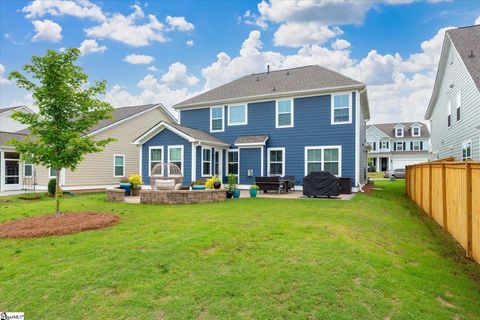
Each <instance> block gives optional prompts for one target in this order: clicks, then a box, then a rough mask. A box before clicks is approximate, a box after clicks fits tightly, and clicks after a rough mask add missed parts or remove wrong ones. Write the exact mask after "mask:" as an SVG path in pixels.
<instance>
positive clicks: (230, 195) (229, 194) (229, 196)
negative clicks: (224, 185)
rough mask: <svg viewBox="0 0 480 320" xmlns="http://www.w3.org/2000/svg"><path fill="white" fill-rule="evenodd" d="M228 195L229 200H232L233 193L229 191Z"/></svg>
mask: <svg viewBox="0 0 480 320" xmlns="http://www.w3.org/2000/svg"><path fill="white" fill-rule="evenodd" d="M226 195H227V199H231V198H232V197H233V192H232V191H227V192H226Z"/></svg>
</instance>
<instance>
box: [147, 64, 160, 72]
mask: <svg viewBox="0 0 480 320" xmlns="http://www.w3.org/2000/svg"><path fill="white" fill-rule="evenodd" d="M147 70H148V71H151V72H157V71H158V69H157V67H155V66H153V65H152V66H149V67H148V68H147Z"/></svg>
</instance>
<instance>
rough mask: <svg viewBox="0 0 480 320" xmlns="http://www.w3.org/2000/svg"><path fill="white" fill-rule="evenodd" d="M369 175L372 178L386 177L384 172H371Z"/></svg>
mask: <svg viewBox="0 0 480 320" xmlns="http://www.w3.org/2000/svg"><path fill="white" fill-rule="evenodd" d="M368 177H369V178H371V179H384V177H383V172H369V173H368Z"/></svg>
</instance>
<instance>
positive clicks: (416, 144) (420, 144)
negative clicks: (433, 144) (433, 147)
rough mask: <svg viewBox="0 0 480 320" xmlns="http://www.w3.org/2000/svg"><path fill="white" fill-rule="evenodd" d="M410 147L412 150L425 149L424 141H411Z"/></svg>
mask: <svg viewBox="0 0 480 320" xmlns="http://www.w3.org/2000/svg"><path fill="white" fill-rule="evenodd" d="M410 149H411V150H412V151H421V150H422V149H423V142H422V141H412V142H411V143H410Z"/></svg>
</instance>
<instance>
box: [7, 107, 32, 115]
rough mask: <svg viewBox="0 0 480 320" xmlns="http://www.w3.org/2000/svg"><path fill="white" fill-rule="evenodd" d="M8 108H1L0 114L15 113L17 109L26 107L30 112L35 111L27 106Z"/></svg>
mask: <svg viewBox="0 0 480 320" xmlns="http://www.w3.org/2000/svg"><path fill="white" fill-rule="evenodd" d="M7 109H8V110H5V111H2V110H4V109H2V108H0V114H1V115H6V114H11V113H14V112H15V111H18V110H19V109H24V110H25V111H27V112H29V113H35V112H33V110H31V109H30V108H28V107H27V106H18V107H16V108H13V109H10V108H7Z"/></svg>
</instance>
